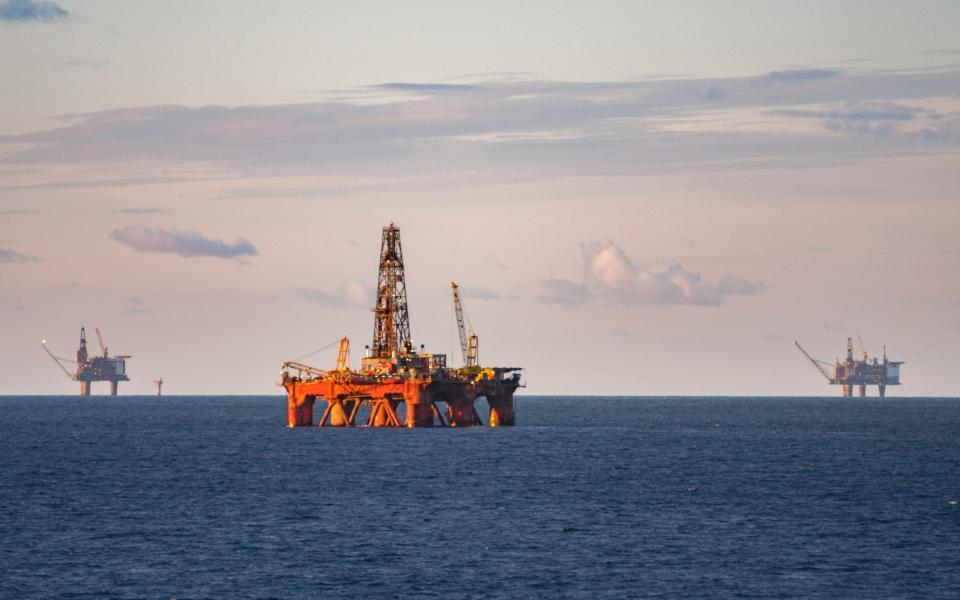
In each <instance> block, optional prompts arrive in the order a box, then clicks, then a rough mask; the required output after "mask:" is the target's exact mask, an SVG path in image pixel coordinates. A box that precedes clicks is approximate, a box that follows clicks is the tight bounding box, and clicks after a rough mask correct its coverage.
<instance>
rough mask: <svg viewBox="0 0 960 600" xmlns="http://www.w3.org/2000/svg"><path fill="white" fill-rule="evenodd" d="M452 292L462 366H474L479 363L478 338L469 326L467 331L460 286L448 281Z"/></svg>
mask: <svg viewBox="0 0 960 600" xmlns="http://www.w3.org/2000/svg"><path fill="white" fill-rule="evenodd" d="M450 290H451V291H452V292H453V312H454V313H456V315H457V333H459V334H460V354H461V355H462V356H463V366H465V367H475V366H477V364H478V363H479V356H478V355H479V351H480V348H479V346H480V340H479V339H478V338H477V334H475V333H474V332H473V328H472V327H470V329H469V333H468V332H467V324H466V323H467V319H466V317H465V316H464V312H463V302H462V301H461V300H460V287H459V286H458V285H457V284H456V282H453V281H451V282H450Z"/></svg>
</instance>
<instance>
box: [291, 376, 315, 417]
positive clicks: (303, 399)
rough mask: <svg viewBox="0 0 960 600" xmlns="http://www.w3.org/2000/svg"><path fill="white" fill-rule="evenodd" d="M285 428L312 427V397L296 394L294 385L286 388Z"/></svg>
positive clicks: (313, 399)
mask: <svg viewBox="0 0 960 600" xmlns="http://www.w3.org/2000/svg"><path fill="white" fill-rule="evenodd" d="M287 389H288V390H289V391H288V392H287V427H310V426H312V425H313V403H314V401H315V400H316V398H315V397H314V396H305V395H302V394H301V393H298V390H297V385H296V384H295V383H291V384H289V387H288V388H287Z"/></svg>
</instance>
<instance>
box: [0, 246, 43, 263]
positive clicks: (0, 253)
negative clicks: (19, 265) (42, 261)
mask: <svg viewBox="0 0 960 600" xmlns="http://www.w3.org/2000/svg"><path fill="white" fill-rule="evenodd" d="M35 260H37V257H36V256H30V255H29V254H20V253H19V252H15V251H13V250H11V249H9V248H0V263H15V262H32V261H35Z"/></svg>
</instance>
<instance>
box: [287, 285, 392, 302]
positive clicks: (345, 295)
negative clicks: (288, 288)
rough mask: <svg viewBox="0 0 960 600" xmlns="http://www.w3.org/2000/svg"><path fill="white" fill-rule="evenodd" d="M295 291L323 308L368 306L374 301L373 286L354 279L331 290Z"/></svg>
mask: <svg viewBox="0 0 960 600" xmlns="http://www.w3.org/2000/svg"><path fill="white" fill-rule="evenodd" d="M297 292H298V293H299V294H300V295H301V296H302V297H304V298H306V299H307V300H310V301H312V302H316V303H317V304H319V305H320V306H322V307H324V308H369V307H371V306H373V305H374V303H375V302H376V296H375V294H374V290H373V288H372V287H370V286H369V285H367V284H365V283H363V282H362V281H356V280H349V281H346V282H344V283H343V284H341V285H340V287H338V288H337V289H335V290H333V291H326V290H318V289H314V288H298V289H297Z"/></svg>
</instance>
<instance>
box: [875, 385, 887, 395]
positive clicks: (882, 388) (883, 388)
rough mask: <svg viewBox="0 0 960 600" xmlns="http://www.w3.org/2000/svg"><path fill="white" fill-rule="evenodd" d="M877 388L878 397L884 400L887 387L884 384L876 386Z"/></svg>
mask: <svg viewBox="0 0 960 600" xmlns="http://www.w3.org/2000/svg"><path fill="white" fill-rule="evenodd" d="M877 388H878V389H879V391H880V397H881V398H885V397H886V395H887V385H886V384H884V383H881V384H880V385H878V386H877Z"/></svg>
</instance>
